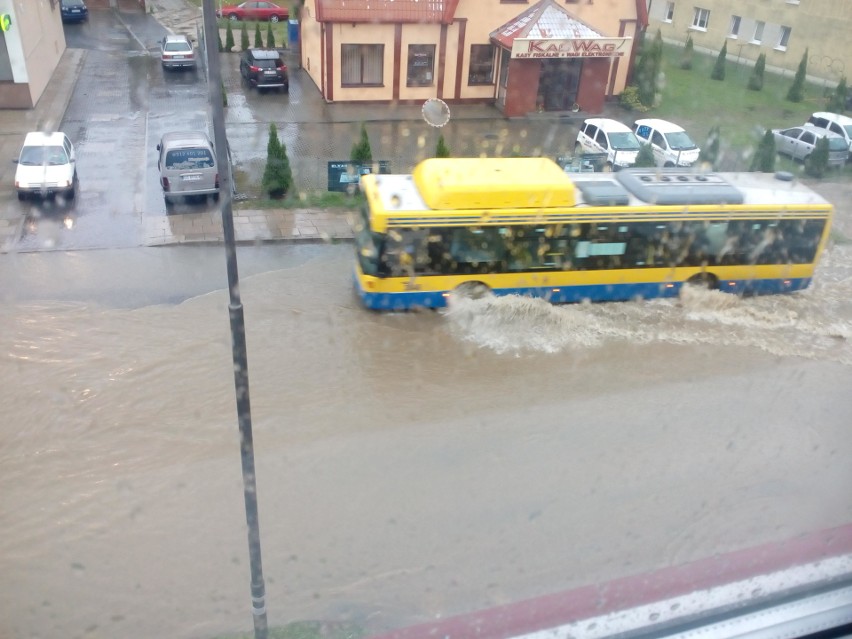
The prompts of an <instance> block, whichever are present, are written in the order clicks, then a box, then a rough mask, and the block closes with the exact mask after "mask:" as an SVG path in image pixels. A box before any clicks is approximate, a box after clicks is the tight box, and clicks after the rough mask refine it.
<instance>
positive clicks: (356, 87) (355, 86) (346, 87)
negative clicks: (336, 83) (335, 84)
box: [340, 82, 385, 89]
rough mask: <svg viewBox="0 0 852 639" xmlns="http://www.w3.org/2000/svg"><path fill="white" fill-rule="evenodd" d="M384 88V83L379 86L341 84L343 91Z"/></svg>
mask: <svg viewBox="0 0 852 639" xmlns="http://www.w3.org/2000/svg"><path fill="white" fill-rule="evenodd" d="M384 86H385V85H384V83H383V82H379V83H378V84H341V85H340V88H341V89H361V88H364V87H367V88H370V89H382V88H384Z"/></svg>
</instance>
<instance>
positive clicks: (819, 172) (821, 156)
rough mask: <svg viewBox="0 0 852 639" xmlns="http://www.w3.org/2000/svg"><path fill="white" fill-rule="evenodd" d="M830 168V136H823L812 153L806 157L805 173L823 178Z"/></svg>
mask: <svg viewBox="0 0 852 639" xmlns="http://www.w3.org/2000/svg"><path fill="white" fill-rule="evenodd" d="M827 170H828V138H827V137H825V136H823V137H821V138H820V139H819V140H817V143H816V146H815V147H814V150H813V151H812V152H811V154H810V155H809V156H808V157H806V158H805V173H807V174H808V175H810V176H811V177H816V178H821V177H822V176H823V175H825V172H826V171H827Z"/></svg>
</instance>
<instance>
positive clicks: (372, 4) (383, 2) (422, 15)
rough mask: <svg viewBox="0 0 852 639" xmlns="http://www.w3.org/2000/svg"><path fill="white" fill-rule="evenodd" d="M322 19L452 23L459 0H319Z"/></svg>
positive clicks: (394, 22) (319, 12) (322, 20)
mask: <svg viewBox="0 0 852 639" xmlns="http://www.w3.org/2000/svg"><path fill="white" fill-rule="evenodd" d="M316 2H317V16H316V17H317V21H319V22H361V23H363V22H375V23H384V24H388V23H390V24H398V23H402V22H408V23H411V22H413V23H427V24H429V23H431V24H440V23H443V24H450V23H451V22H452V21H453V17H454V15H455V12H456V7H457V6H458V4H459V0H316Z"/></svg>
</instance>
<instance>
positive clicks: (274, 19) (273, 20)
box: [269, 16, 278, 22]
mask: <svg viewBox="0 0 852 639" xmlns="http://www.w3.org/2000/svg"><path fill="white" fill-rule="evenodd" d="M269 21H270V22H278V16H271V17H270V18H269Z"/></svg>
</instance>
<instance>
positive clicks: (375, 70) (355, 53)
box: [340, 44, 385, 87]
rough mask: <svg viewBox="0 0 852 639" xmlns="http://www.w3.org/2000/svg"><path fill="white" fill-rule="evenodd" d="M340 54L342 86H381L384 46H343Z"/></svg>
mask: <svg viewBox="0 0 852 639" xmlns="http://www.w3.org/2000/svg"><path fill="white" fill-rule="evenodd" d="M340 54H341V62H342V64H341V84H342V85H343V86H345V87H346V86H349V87H357V86H381V84H382V79H383V73H384V71H383V67H384V59H385V45H383V44H343V45H341V49H340Z"/></svg>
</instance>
